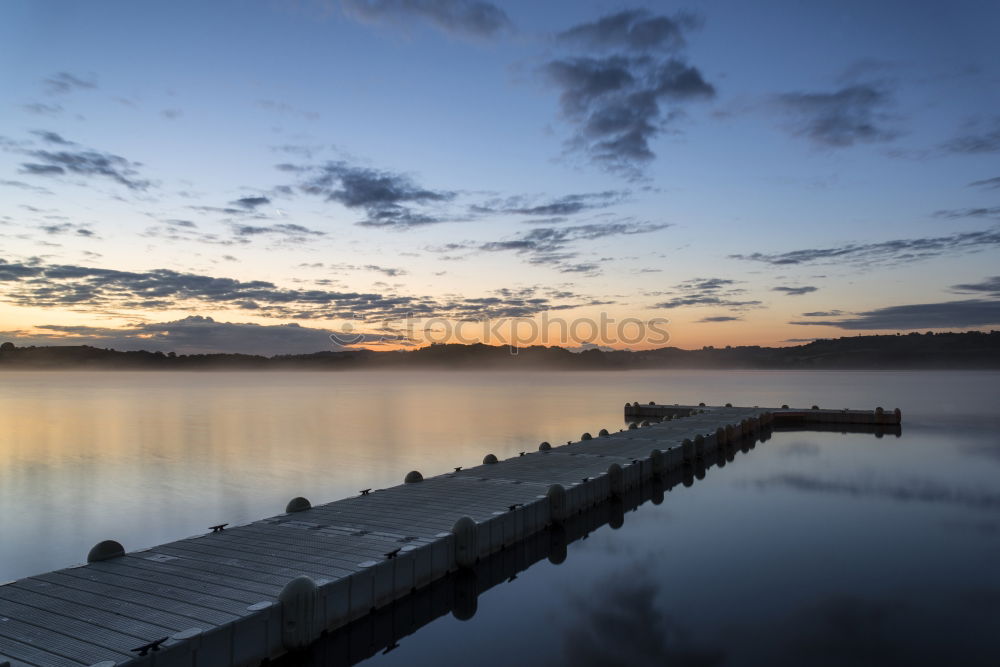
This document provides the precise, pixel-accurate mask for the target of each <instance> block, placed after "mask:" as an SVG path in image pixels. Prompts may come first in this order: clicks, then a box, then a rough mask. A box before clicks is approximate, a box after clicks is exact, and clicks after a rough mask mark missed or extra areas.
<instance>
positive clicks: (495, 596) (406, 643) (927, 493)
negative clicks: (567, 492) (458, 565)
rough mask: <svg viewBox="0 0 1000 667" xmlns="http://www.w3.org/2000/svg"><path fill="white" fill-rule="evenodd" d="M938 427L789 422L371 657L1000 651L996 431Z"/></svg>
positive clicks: (668, 657) (986, 658)
mask: <svg viewBox="0 0 1000 667" xmlns="http://www.w3.org/2000/svg"><path fill="white" fill-rule="evenodd" d="M936 431H937V429H930V430H927V431H925V430H921V429H920V428H914V429H910V428H908V427H905V428H904V430H903V435H902V437H900V438H898V439H897V438H894V437H884V438H881V439H877V438H875V437H874V436H871V435H860V434H848V435H841V434H839V433H776V434H774V435H773V437H772V439H771V440H769V441H767V442H765V443H762V444H759V445H758V446H757V447H756V448H755V449H754V450H753V451H751V452H750V453H749V454H747V455H739V454H738V455H737V457H736V459H735V461H734V462H732V463H731V464H729V465H727V466H726V467H725V468H723V469H719V468H713V469H711V470H710V471H709V472H708V474H707V476H706V478H705V480H703V481H701V482H697V483H696V484H695V485H694V486H693V487H692V488H683V487H676V488H674V489H673V490H672V491H671V492H670V493H668V494H667V497H666V499H665V500H664V502H663V503H662V504H661V505H659V506H656V505H653V504H652V503H646V504H645V505H643V506H642V507H640V508H639V509H638V511H636V512H632V513H628V514H626V517H625V523H624V526H623V527H622V528H620V529H618V530H612V529H611V528H610V527H608V526H605V527H603V528H601V529H599V530H597V531H595V532H594V533H592V534H591V535H590V536H589V537H588V539H586V540H582V541H577V542H574V543H572V544H570V545H569V554H568V558H567V559H566V561H565V563H563V564H562V565H559V566H552V565H551V564H549V563H547V562H542V563H539V564H536V565H534V566H533V567H532V568H531V569H529V570H528V571H526V572H524V573H522V574H520V575H519V576H518V578H517V580H516V581H514V582H512V583H509V584H501V585H499V586H498V587H496V588H494V589H492V590H490V591H487V592H486V593H484V594H483V595H482V596H481V598H480V600H479V605H478V613H477V615H476V616H475V617H474V618H473V619H472V620H470V621H467V622H459V621H455V620H454V619H453V618H451V617H447V618H442V619H439V620H437V621H435V622H433V623H431V624H430V625H428V626H426V627H425V628H423V629H421V630H419V631H417V633H416V634H414V635H413V636H410V637H406V638H405V639H403V640H402V641H401V642H400V646H399V648H397V649H395V650H393V651H392V652H390V653H389V654H387V655H379V656H376V657H375V658H374V659H372V660H371V661H369V662H366V663H365V664H404V663H411V664H412V663H414V662H415V663H417V664H433V663H438V664H473V663H474V664H477V665H505V664H547V665H554V664H580V665H705V666H709V665H755V664H776V665H785V664H787V665H845V664H850V665H897V664H898V665H925V664H926V665H942V664H963V665H994V664H996V656H997V654H996V652H995V650H994V649H995V643H994V640H993V639H992V637H993V636H994V635H995V629H996V627H997V623H998V622H1000V577H998V576H997V575H996V573H995V569H994V564H995V562H996V559H997V557H998V556H1000V524H998V514H997V508H998V505H1000V496H998V495H997V493H996V491H995V489H996V488H997V487H996V485H995V479H996V475H997V472H1000V471H998V470H997V469H996V466H995V464H994V463H993V462H992V461H984V460H976V459H969V458H965V457H964V456H963V455H964V454H966V450H967V449H968V448H969V447H970V446H976V445H980V444H984V443H987V442H989V440H990V438H992V437H994V436H993V435H992V433H991V432H989V431H977V430H975V429H966V430H963V431H962V432H961V433H960V434H959V436H957V437H950V438H949V437H948V436H947V435H946V434H943V433H939V432H936ZM984 466H985V467H984ZM471 656H475V658H474V659H473V658H471Z"/></svg>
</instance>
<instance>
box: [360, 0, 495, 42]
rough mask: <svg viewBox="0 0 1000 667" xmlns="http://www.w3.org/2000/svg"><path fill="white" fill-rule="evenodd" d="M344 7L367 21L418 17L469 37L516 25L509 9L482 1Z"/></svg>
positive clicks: (371, 2) (374, 0) (369, 1)
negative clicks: (508, 14)
mask: <svg viewBox="0 0 1000 667" xmlns="http://www.w3.org/2000/svg"><path fill="white" fill-rule="evenodd" d="M343 7H344V10H345V11H346V12H347V13H348V14H349V15H351V16H354V17H356V18H358V19H361V20H364V21H370V22H379V21H391V22H395V23H402V22H409V21H411V20H412V19H414V18H417V19H422V20H424V21H427V22H428V23H430V24H431V25H433V26H435V27H437V28H439V29H440V30H443V31H445V32H448V33H451V34H455V35H461V36H469V37H480V38H483V37H494V36H496V35H498V34H501V33H503V32H506V31H510V30H513V28H514V25H513V23H511V20H510V18H508V16H507V14H506V12H504V11H503V10H502V9H500V8H499V7H497V6H496V5H494V4H492V3H490V2H482V1H480V0H343Z"/></svg>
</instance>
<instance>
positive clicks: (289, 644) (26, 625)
mask: <svg viewBox="0 0 1000 667" xmlns="http://www.w3.org/2000/svg"><path fill="white" fill-rule="evenodd" d="M625 417H626V419H627V420H633V423H632V424H630V426H629V428H628V429H624V430H622V431H619V432H617V433H612V434H609V435H604V436H599V435H597V434H594V436H593V437H589V436H585V437H584V438H582V439H581V440H580V441H577V442H573V443H569V444H566V445H563V446H554V447H551V449H548V450H545V451H533V452H525V453H523V454H522V455H520V456H516V457H513V458H510V459H507V460H504V461H500V462H498V463H491V464H485V463H484V464H483V465H480V466H476V467H473V468H467V469H462V470H459V471H456V472H451V473H447V474H444V475H439V476H437V477H431V478H428V479H424V480H423V481H420V482H416V483H408V484H402V485H400V486H395V487H391V488H388V489H379V490H375V491H372V492H371V493H369V494H367V495H359V496H356V497H353V498H346V499H343V500H339V501H335V502H332V503H328V504H325V505H320V506H316V507H311V508H309V509H305V510H304V511H298V512H294V513H285V514H280V515H277V516H274V517H270V518H267V519H262V520H260V521H256V522H253V523H251V524H247V525H243V526H231V527H226V528H225V529H223V530H221V531H218V532H210V533H206V534H204V535H200V536H196V537H191V538H188V539H184V540H178V541H176V542H171V543H169V544H163V545H160V546H157V547H153V548H151V549H146V550H143V551H137V552H131V553H128V554H124V555H119V556H117V557H112V558H107V559H103V560H98V561H96V562H92V563H88V564H87V565H83V566H78V567H73V568H68V569H65V570H60V571H57V572H50V573H47V574H42V575H38V576H34V577H27V578H25V579H21V580H18V581H14V582H11V583H9V584H6V585H3V586H0V667H23V666H26V665H32V666H45V667H50V666H51V667H62V666H66V665H87V666H89V665H100V666H101V667H112V666H113V665H126V664H127V665H136V666H138V665H143V666H146V665H148V666H153V667H174V666H185V667H207V666H214V665H256V664H259V663H260V662H261V661H262V660H264V659H268V658H276V657H278V656H280V655H282V654H284V653H285V652H287V651H288V650H289V649H291V648H297V647H301V646H303V645H305V644H306V643H308V642H311V641H313V640H315V639H317V638H318V637H319V636H320V634H321V633H322V632H324V631H326V630H332V629H335V628H340V627H343V626H347V625H348V624H350V623H352V622H356V621H358V620H359V619H363V618H365V617H367V616H369V615H370V614H371V613H372V611H373V610H377V609H380V608H384V607H386V606H387V605H389V604H390V603H392V602H394V601H395V600H397V599H400V598H403V597H404V596H408V595H410V594H411V593H412V592H414V591H417V590H423V589H427V588H428V587H429V586H431V585H432V584H434V583H435V582H437V581H439V580H443V579H444V578H446V577H448V576H450V575H451V574H452V573H455V572H456V571H458V570H461V569H462V568H473V567H476V565H477V562H478V561H481V560H485V559H488V558H490V557H491V556H492V555H493V554H497V553H498V552H501V551H503V550H506V549H508V548H510V547H513V546H514V545H517V544H522V545H523V544H525V543H526V541H527V540H529V539H530V538H532V537H533V536H535V535H539V534H541V533H543V532H544V531H546V530H549V529H550V526H553V525H562V524H564V523H567V522H571V521H572V520H573V517H575V516H579V515H580V514H581V512H583V511H585V510H588V509H589V508H593V507H597V506H599V505H601V504H602V503H604V502H605V501H606V500H608V499H609V498H613V497H618V498H620V497H623V496H624V495H625V494H628V493H636V492H637V490H638V489H640V487H643V486H644V485H646V486H648V484H649V483H650V480H651V479H657V480H658V479H660V478H662V477H663V476H666V475H668V474H677V471H680V470H687V469H689V468H690V467H691V466H694V465H696V464H698V463H700V461H701V460H703V459H705V458H707V457H711V458H712V460H716V457H717V454H719V455H721V454H722V453H723V451H724V450H726V449H728V448H732V447H733V446H734V445H735V444H736V443H737V442H738V441H739V440H741V439H742V438H745V437H748V436H750V435H752V434H755V433H757V432H758V431H759V430H761V429H762V428H768V427H770V426H772V425H773V426H775V427H784V428H803V427H809V426H811V425H817V426H825V427H830V426H836V425H845V424H864V425H869V426H872V427H876V428H881V427H883V426H884V427H886V428H889V429H891V428H893V427H895V428H898V424H899V423H900V420H901V418H900V414H899V411H898V410H896V411H894V412H885V411H883V410H881V409H880V408H879V409H877V410H874V411H857V410H851V411H848V410H819V409H818V408H816V409H811V410H791V409H774V408H757V407H754V408H746V407H728V406H727V407H717V406H711V407H709V406H680V405H673V406H668V405H656V404H648V405H638V404H635V403H633V404H630V405H626V406H625ZM724 460H725V459H724V457H722V456H718V461H719V464H720V465H724ZM685 483H687V482H685ZM463 517H467V518H463ZM460 519H461V521H460ZM529 560H530V559H529ZM159 640H163V641H162V644H160V645H159V646H157V647H156V648H155V649H148V650H147V651H146V652H145V654H144V655H143V654H141V652H140V650H138V649H140V647H143V646H145V645H148V644H150V643H152V642H157V641H159Z"/></svg>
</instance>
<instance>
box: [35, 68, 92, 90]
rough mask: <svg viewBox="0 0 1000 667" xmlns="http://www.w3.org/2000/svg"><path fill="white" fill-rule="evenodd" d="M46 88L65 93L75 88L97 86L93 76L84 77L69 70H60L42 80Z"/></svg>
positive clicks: (87, 88) (86, 88) (81, 88)
mask: <svg viewBox="0 0 1000 667" xmlns="http://www.w3.org/2000/svg"><path fill="white" fill-rule="evenodd" d="M42 83H43V85H44V86H45V89H46V90H47V91H48V92H50V93H54V94H59V95H64V94H66V93H70V92H73V91H74V90H92V89H94V88H97V81H96V80H94V78H93V77H87V78H85V79H82V78H80V77H78V76H76V75H74V74H70V73H69V72H58V73H56V74H53V75H52V76H50V77H48V78H47V79H45V80H43V81H42Z"/></svg>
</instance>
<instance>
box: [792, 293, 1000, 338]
mask: <svg viewBox="0 0 1000 667" xmlns="http://www.w3.org/2000/svg"><path fill="white" fill-rule="evenodd" d="M835 312H837V311H835ZM806 315H811V314H810V313H806ZM819 315H820V314H817V317H818V316H819ZM789 324H799V325H805V326H829V327H837V328H838V329H850V330H871V331H895V330H908V329H955V328H964V327H981V326H987V325H992V324H1000V301H986V300H981V299H969V300H966V301H945V302H942V303H918V304H909V305H903V306H888V307H886V308H876V309H875V310H869V311H865V312H862V313H857V314H855V315H853V316H849V317H845V318H843V319H838V320H824V319H810V320H799V321H793V322H789Z"/></svg>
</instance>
